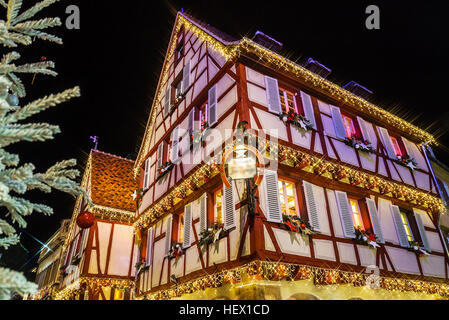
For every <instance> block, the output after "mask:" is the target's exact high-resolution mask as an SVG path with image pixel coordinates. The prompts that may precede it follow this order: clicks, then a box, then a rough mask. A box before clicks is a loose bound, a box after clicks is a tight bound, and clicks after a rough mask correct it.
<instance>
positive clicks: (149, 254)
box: [145, 227, 153, 266]
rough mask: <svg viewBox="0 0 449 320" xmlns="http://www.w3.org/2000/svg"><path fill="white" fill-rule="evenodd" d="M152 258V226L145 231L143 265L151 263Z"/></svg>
mask: <svg viewBox="0 0 449 320" xmlns="http://www.w3.org/2000/svg"><path fill="white" fill-rule="evenodd" d="M152 259H153V227H151V228H149V229H148V231H147V260H146V261H145V266H149V265H151V262H152Z"/></svg>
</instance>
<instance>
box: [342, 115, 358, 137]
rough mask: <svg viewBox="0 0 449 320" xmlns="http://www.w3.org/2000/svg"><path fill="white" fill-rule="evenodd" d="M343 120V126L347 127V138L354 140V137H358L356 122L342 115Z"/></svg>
mask: <svg viewBox="0 0 449 320" xmlns="http://www.w3.org/2000/svg"><path fill="white" fill-rule="evenodd" d="M341 118H342V120H343V125H344V127H345V131H346V136H347V137H348V138H352V136H355V135H356V131H355V127H354V122H353V121H352V119H351V118H350V117H348V116H345V115H342V116H341Z"/></svg>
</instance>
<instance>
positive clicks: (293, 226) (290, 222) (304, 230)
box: [282, 214, 313, 235]
mask: <svg viewBox="0 0 449 320" xmlns="http://www.w3.org/2000/svg"><path fill="white" fill-rule="evenodd" d="M282 221H283V222H284V225H285V226H287V228H288V229H289V230H290V231H293V232H296V233H301V234H305V235H310V234H313V228H312V227H311V226H310V224H309V222H308V221H306V220H304V219H301V218H300V217H298V216H289V215H286V214H284V215H282Z"/></svg>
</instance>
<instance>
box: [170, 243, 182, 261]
mask: <svg viewBox="0 0 449 320" xmlns="http://www.w3.org/2000/svg"><path fill="white" fill-rule="evenodd" d="M182 254H183V251H182V243H179V242H173V243H172V245H171V247H170V250H169V251H168V259H178V258H179V257H180V256H182Z"/></svg>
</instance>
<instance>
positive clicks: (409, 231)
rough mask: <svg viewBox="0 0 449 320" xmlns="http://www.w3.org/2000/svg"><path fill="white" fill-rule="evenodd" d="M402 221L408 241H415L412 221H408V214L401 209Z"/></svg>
mask: <svg viewBox="0 0 449 320" xmlns="http://www.w3.org/2000/svg"><path fill="white" fill-rule="evenodd" d="M401 221H402V224H403V226H404V230H405V233H406V234H407V239H408V241H414V238H413V234H412V229H411V227H410V223H409V221H408V218H407V214H406V213H405V212H403V211H401Z"/></svg>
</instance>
